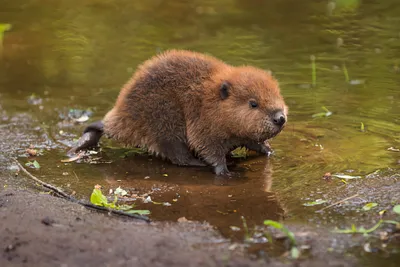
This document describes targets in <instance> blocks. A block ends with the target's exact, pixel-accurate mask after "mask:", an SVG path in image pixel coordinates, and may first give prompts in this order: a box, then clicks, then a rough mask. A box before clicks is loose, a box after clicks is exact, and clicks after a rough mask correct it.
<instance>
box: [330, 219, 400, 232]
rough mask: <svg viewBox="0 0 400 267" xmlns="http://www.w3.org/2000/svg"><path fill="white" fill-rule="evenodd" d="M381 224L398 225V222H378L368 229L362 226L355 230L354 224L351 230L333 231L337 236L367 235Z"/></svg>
mask: <svg viewBox="0 0 400 267" xmlns="http://www.w3.org/2000/svg"><path fill="white" fill-rule="evenodd" d="M382 223H389V224H395V225H397V224H399V222H396V221H389V220H379V222H378V223H377V224H375V225H374V226H372V227H371V228H369V229H365V228H364V227H363V226H361V227H359V228H357V227H356V226H355V225H354V224H352V225H351V228H347V229H341V230H340V229H338V230H334V232H335V233H339V234H369V233H372V232H373V231H375V230H376V229H378V228H379V226H381V225H382Z"/></svg>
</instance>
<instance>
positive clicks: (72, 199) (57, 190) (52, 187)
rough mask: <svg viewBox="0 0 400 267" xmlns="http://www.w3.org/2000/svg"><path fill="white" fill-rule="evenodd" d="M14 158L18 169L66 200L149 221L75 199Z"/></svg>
mask: <svg viewBox="0 0 400 267" xmlns="http://www.w3.org/2000/svg"><path fill="white" fill-rule="evenodd" d="M14 160H15V163H16V164H17V165H18V167H19V168H20V170H22V171H23V172H24V173H25V174H26V175H27V176H28V177H29V178H31V179H32V180H34V181H35V182H37V183H38V184H40V185H41V186H43V187H45V188H47V189H50V190H51V191H52V192H53V193H55V194H56V195H58V196H60V197H62V198H64V199H66V200H68V201H71V202H74V203H77V204H79V205H82V206H84V207H87V208H91V209H95V210H99V211H106V212H109V213H111V214H117V215H123V216H127V217H131V218H135V219H138V220H143V221H146V222H150V219H149V218H148V217H147V216H143V215H138V214H130V213H126V212H124V211H120V210H114V209H110V208H106V207H102V206H97V205H94V204H92V203H89V202H87V201H83V200H79V199H76V198H74V197H73V196H71V195H68V194H67V193H65V192H64V191H63V190H62V189H60V188H57V187H56V186H54V185H51V184H48V183H45V182H43V181H42V180H40V179H38V178H37V177H35V176H34V175H32V174H31V173H30V172H29V171H27V170H26V169H25V168H24V167H23V166H22V165H21V164H20V163H19V162H18V161H17V160H16V159H14Z"/></svg>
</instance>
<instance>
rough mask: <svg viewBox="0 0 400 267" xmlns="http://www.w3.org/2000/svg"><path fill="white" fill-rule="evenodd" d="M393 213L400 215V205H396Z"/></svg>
mask: <svg viewBox="0 0 400 267" xmlns="http://www.w3.org/2000/svg"><path fill="white" fill-rule="evenodd" d="M393 212H394V213H396V214H398V215H400V205H396V206H394V207H393Z"/></svg>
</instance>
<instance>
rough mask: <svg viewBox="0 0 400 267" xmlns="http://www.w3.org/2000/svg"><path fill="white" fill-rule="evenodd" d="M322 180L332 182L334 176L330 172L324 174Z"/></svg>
mask: <svg viewBox="0 0 400 267" xmlns="http://www.w3.org/2000/svg"><path fill="white" fill-rule="evenodd" d="M322 179H325V180H327V181H330V180H332V174H331V173H330V172H326V173H325V174H324V176H322Z"/></svg>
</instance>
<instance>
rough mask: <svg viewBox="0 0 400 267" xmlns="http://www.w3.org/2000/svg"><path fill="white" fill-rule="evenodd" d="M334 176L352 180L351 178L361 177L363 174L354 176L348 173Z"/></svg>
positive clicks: (334, 175)
mask: <svg viewBox="0 0 400 267" xmlns="http://www.w3.org/2000/svg"><path fill="white" fill-rule="evenodd" d="M332 176H333V177H336V178H340V179H346V180H351V179H360V178H362V176H352V175H347V174H340V173H338V174H332Z"/></svg>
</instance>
